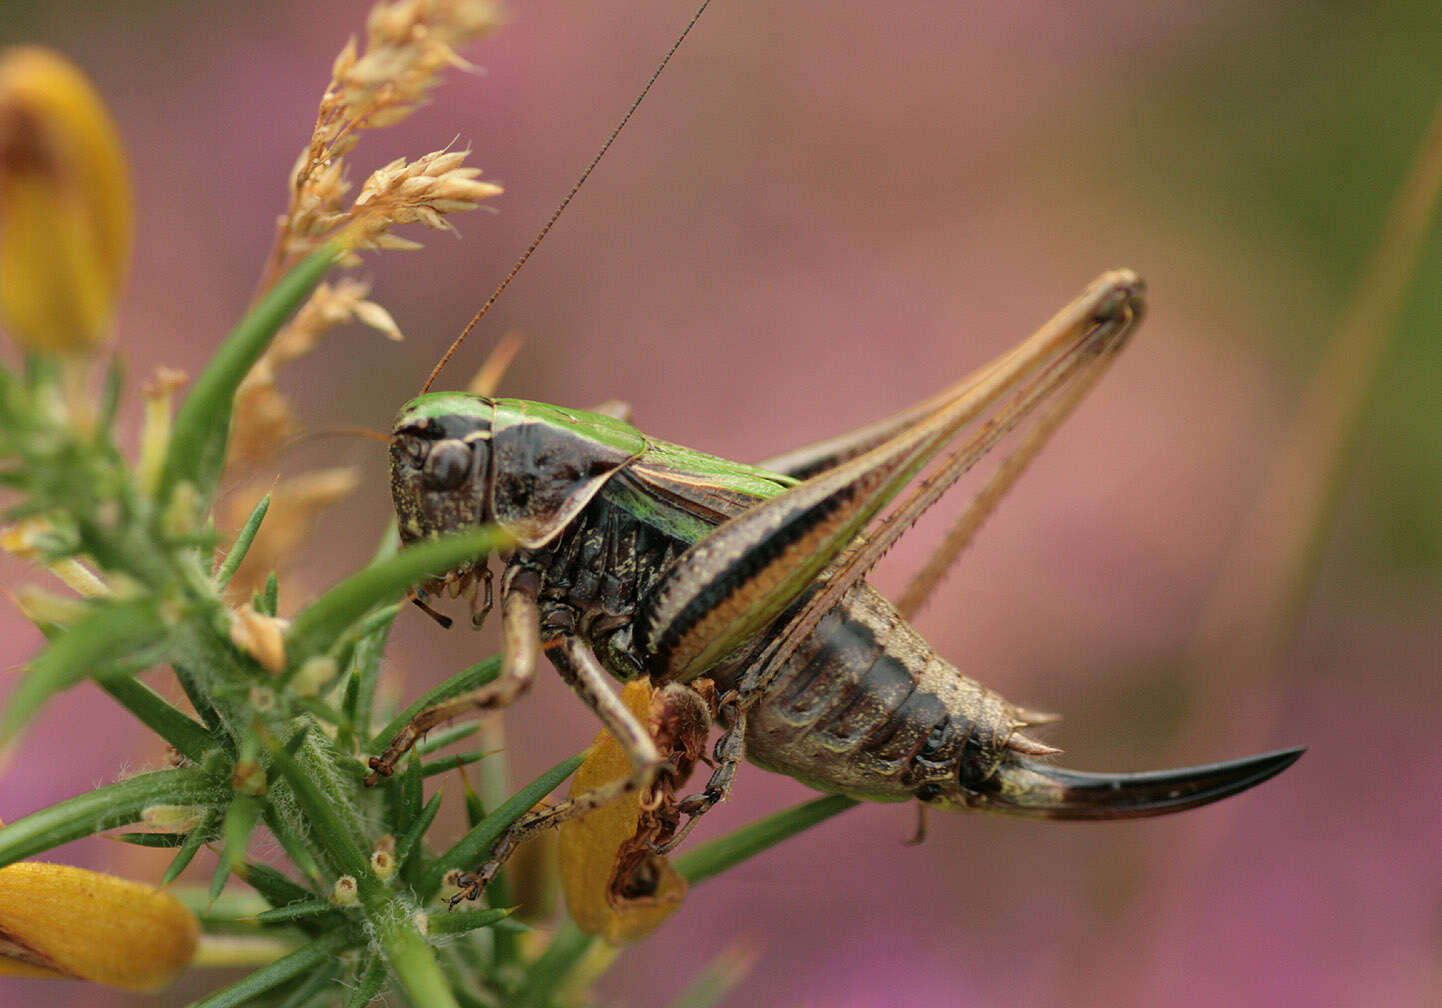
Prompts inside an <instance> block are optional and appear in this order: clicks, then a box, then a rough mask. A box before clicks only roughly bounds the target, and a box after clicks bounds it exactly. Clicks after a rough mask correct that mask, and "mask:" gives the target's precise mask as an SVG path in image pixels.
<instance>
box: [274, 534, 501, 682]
mask: <svg viewBox="0 0 1442 1008" xmlns="http://www.w3.org/2000/svg"><path fill="white" fill-rule="evenodd" d="M508 541H509V540H508V538H507V536H506V535H505V533H503V532H502V531H500V530H499V529H497V528H494V527H486V528H481V529H475V530H472V531H470V532H463V533H460V534H459V535H453V536H446V537H445V538H443V539H436V540H432V541H430V542H424V543H420V544H418V545H416V546H412V547H411V548H409V549H405V550H402V551H401V552H399V553H397V554H396V555H395V556H393V557H391V558H389V559H388V560H383V561H381V562H380V563H378V564H374V565H372V566H370V567H367V568H366V569H365V570H362V571H358V572H357V573H355V574H352V575H351V576H350V577H348V578H346V579H345V580H344V581H342V582H341V583H340V584H338V585H336V586H335V587H334V588H332V589H331V590H330V591H328V592H326V593H325V594H324V595H322V596H321V597H320V598H318V599H316V600H315V601H314V602H312V603H311V604H310V605H309V606H307V607H306V608H305V609H304V610H302V611H301V613H300V614H299V615H298V616H296V618H295V622H293V623H292V624H291V626H290V630H289V632H288V633H287V634H286V638H285V644H286V653H287V655H288V657H289V662H290V667H291V669H292V670H294V669H296V668H299V667H300V663H302V662H304V661H305V660H306V659H307V658H310V657H312V656H313V655H317V654H323V653H324V652H326V651H327V650H329V649H330V647H331V645H332V644H334V643H335V642H336V640H337V639H338V638H339V637H340V636H341V634H343V633H344V632H345V631H346V630H347V629H349V628H350V626H351V625H352V624H354V623H355V622H356V621H357V620H359V619H360V618H361V617H363V616H365V615H366V613H368V612H369V611H370V610H372V609H374V608H376V607H377V606H380V605H385V604H388V603H391V602H394V601H395V599H396V596H398V595H400V593H401V592H403V591H405V590H406V589H407V588H409V587H410V586H411V585H414V584H417V583H419V582H421V581H423V580H425V579H426V578H428V577H432V576H434V575H436V574H439V573H442V572H444V571H447V570H450V569H452V568H454V567H456V566H458V565H460V564H462V563H464V562H466V561H467V560H472V559H474V558H475V557H477V556H480V555H481V554H483V553H489V552H492V551H494V550H496V549H498V548H500V547H502V546H504V545H505V544H506V543H507V542H508Z"/></svg>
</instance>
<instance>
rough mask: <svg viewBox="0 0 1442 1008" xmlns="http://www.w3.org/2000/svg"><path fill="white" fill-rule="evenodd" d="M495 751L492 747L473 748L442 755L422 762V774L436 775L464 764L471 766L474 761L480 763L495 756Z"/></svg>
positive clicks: (457, 768)
mask: <svg viewBox="0 0 1442 1008" xmlns="http://www.w3.org/2000/svg"><path fill="white" fill-rule="evenodd" d="M494 755H495V751H494V750H491V749H473V750H471V751H470V752H463V753H455V754H454V755H451V756H442V757H441V758H440V759H433V760H431V761H430V762H428V763H422V764H421V775H422V776H425V777H434V776H435V775H436V774H442V773H445V772H446V771H447V770H459V769H460V768H461V767H463V766H470V765H471V764H472V763H479V762H480V761H481V760H483V759H485V758H486V757H487V756H494Z"/></svg>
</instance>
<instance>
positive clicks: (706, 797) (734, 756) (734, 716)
mask: <svg viewBox="0 0 1442 1008" xmlns="http://www.w3.org/2000/svg"><path fill="white" fill-rule="evenodd" d="M748 706H749V704H742V703H741V698H740V696H739V695H738V694H737V693H736V692H735V691H734V690H733V691H731V692H729V693H727V694H726V695H725V696H723V697H722V698H721V699H720V701H719V702H718V704H717V708H718V714H717V716H718V718H719V719H720V720H721V721H723V722H724V723H725V724H727V725H730V727H729V728H727V729H726V730H725V731H724V732H722V733H721V737H720V738H718V739H717V740H716V747H715V749H713V750H712V753H711V755H712V758H713V760H714V761H715V767H714V768H713V769H712V771H711V776H710V778H709V779H708V780H707V781H706V786H705V787H704V788H702V789H701V790H700V791H699V792H697V793H696V794H693V795H688V796H687V797H686V798H683V799H682V800H681V802H680V803H679V804H678V805H677V806H676V811H677V812H680V813H681V814H682V815H685V816H688V817H689V818H688V819H687V820H686V825H684V826H682V827H681V828H680V829H679V830H677V831H676V832H675V833H674V834H673V835H672V836H671V837H669V838H668V839H667V840H666V841H665V842H664V843H660V844H657V845H656V848H655V853H657V854H666V853H669V852H670V851H672V850H675V849H676V848H677V847H678V846H680V844H681V841H683V840H685V839H686V837H687V836H689V835H690V833H691V830H692V829H694V828H695V826H696V823H698V822H700V820H701V817H702V816H703V815H705V814H706V813H707V812H709V811H711V809H713V808H715V807H716V806H717V805H719V804H720V803H721V802H724V801H725V800H726V799H727V798H729V797H730V796H731V785H732V784H733V783H734V782H735V780H736V768H737V767H738V766H740V765H741V761H742V760H744V759H745V758H746V709H747V707H748Z"/></svg>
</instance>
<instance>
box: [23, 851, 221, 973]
mask: <svg viewBox="0 0 1442 1008" xmlns="http://www.w3.org/2000/svg"><path fill="white" fill-rule="evenodd" d="M199 931H200V929H199V927H198V926H197V924H196V921H195V917H194V916H193V915H192V914H191V912H190V911H189V910H187V909H186V908H185V907H184V905H182V904H181V902H180V901H179V900H177V899H176V898H175V897H174V896H171V895H170V894H169V893H167V892H164V891H163V890H160V889H156V888H153V887H151V886H147V885H141V884H140V883H138V882H130V881H128V880H126V879H121V878H116V877H115V876H113V875H104V874H101V873H100V872H93V871H87V870H85V869H84V868H73V867H71V866H70V865H55V864H42V863H40V862H36V861H26V862H21V863H20V864H12V865H8V866H6V867H5V868H0V975H5V976H32V977H33V976H59V977H75V978H78V979H81V980H90V981H93V982H95V983H99V984H105V985H106V986H107V987H120V988H123V989H125V990H133V991H154V990H159V989H160V988H162V987H164V986H166V985H167V984H169V983H170V982H171V981H172V980H174V979H175V977H176V976H177V975H178V974H179V973H180V971H181V970H183V969H185V967H186V966H188V965H189V964H190V960H191V958H192V957H193V956H194V955H195V944H196V939H197V937H198V935H199Z"/></svg>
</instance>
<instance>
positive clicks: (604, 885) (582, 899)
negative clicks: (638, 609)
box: [559, 679, 686, 942]
mask: <svg viewBox="0 0 1442 1008" xmlns="http://www.w3.org/2000/svg"><path fill="white" fill-rule="evenodd" d="M651 694H652V689H651V685H650V683H648V682H646V681H645V680H643V679H637V680H633V681H631V682H629V683H627V684H626V686H625V688H624V689H623V690H622V693H621V699H622V700H623V701H625V704H626V706H627V707H628V708H629V709H630V711H631V713H633V714H635V715H636V717H637V718H638V719H639V720H640V721H641V723H642V724H645V723H647V722H648V721H649V720H650V717H651ZM630 769H631V762H630V760H629V759H627V757H626V753H625V751H624V750H623V749H622V748H621V745H620V743H618V742H617V741H616V740H615V739H614V738H613V737H612V736H611V733H610V732H608V731H602V732H601V734H599V735H597V736H596V742H595V744H594V745H592V746H591V749H590V751H589V752H588V753H587V755H586V760H585V762H584V763H582V764H581V766H580V768H579V769H578V770H577V771H576V774H575V777H574V778H572V781H571V794H572V795H573V796H574V795H577V794H580V793H581V792H582V791H588V790H590V789H592V788H595V787H598V786H600V785H601V784H604V783H606V782H607V781H611V780H615V779H616V778H618V777H622V776H624V775H626V774H627V773H629V772H630ZM640 802H641V796H640V795H638V794H630V795H626V796H625V797H623V798H621V799H620V800H618V801H613V802H611V803H610V804H608V805H603V806H601V807H600V808H598V809H596V810H594V811H592V812H589V813H587V814H586V815H584V816H581V817H580V818H579V819H572V820H569V821H568V822H564V823H562V824H561V828H560V831H559V832H560V834H561V837H560V848H561V850H560V862H561V889H562V891H563V892H564V893H565V894H566V908H567V910H569V911H570V914H571V919H572V920H573V921H575V922H576V926H577V927H578V928H580V930H581V931H582V932H584V933H586V934H592V935H600V936H602V937H604V938H606V939H608V940H609V941H613V942H625V941H635V940H637V939H639V938H642V937H645V936H646V935H648V934H650V933H651V932H652V931H653V930H655V929H656V928H657V927H658V926H659V925H660V924H661V922H662V921H664V920H665V919H666V918H667V917H669V916H671V914H673V913H675V912H676V910H677V909H678V908H679V907H680V906H681V901H682V900H683V899H684V898H685V896H686V880H685V879H683V878H682V877H681V876H680V874H678V873H677V871H676V869H675V868H673V867H672V866H671V862H670V861H668V860H666V859H665V858H663V857H656V858H654V859H653V861H652V867H653V868H654V869H655V870H656V883H655V889H654V892H653V893H652V894H651V895H650V896H646V897H640V898H629V899H622V898H619V897H618V896H617V895H616V893H615V892H614V891H613V886H614V883H615V882H616V869H617V863H616V861H617V855H618V854H619V853H620V849H621V846H622V845H623V844H625V843H626V842H627V841H628V840H630V839H631V838H632V837H634V836H635V835H636V830H637V827H638V825H639V823H640V818H641V804H640Z"/></svg>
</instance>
